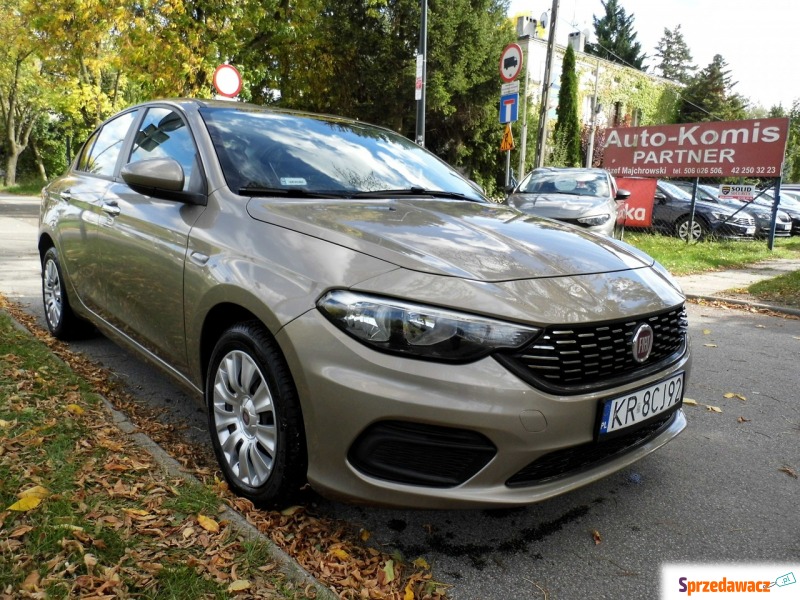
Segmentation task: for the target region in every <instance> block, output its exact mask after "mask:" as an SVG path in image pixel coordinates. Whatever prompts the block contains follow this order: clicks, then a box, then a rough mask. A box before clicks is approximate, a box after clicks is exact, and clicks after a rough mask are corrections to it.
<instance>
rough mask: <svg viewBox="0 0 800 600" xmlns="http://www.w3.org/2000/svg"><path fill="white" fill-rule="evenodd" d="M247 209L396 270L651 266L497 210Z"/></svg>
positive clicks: (276, 203) (367, 205) (403, 204)
mask: <svg viewBox="0 0 800 600" xmlns="http://www.w3.org/2000/svg"><path fill="white" fill-rule="evenodd" d="M247 208H248V212H249V213H250V215H251V216H252V217H253V218H254V219H257V220H260V221H264V222H266V223H272V224H274V225H278V226H281V227H285V228H288V229H292V230H295V231H298V232H300V233H304V234H306V235H310V236H314V237H316V238H320V239H323V240H326V241H328V242H331V243H334V244H338V245H340V246H345V247H348V248H351V249H352V250H355V251H358V252H361V253H364V254H367V255H370V256H373V257H375V258H379V259H381V260H384V261H387V262H390V263H392V264H394V265H397V266H398V267H402V268H406V269H410V270H414V271H420V272H425V273H433V274H437V275H448V276H452V277H461V278H465V279H473V280H477V281H511V280H519V279H531V278H540V277H564V276H573V275H584V274H594V273H608V272H614V271H623V270H627V269H636V268H642V267H646V266H649V265H652V264H653V260H652V259H650V257H648V256H646V255H644V254H642V253H640V252H638V251H637V250H635V249H633V248H631V247H629V246H627V245H625V244H620V243H617V242H614V241H613V240H610V239H607V238H602V237H600V236H594V235H592V234H589V233H585V232H582V231H580V230H579V229H577V228H573V227H570V226H567V225H562V224H559V223H557V222H554V221H544V220H541V219H538V218H536V217H529V216H526V215H523V214H521V213H520V212H518V211H515V210H512V209H510V208H508V207H504V206H498V205H493V204H483V203H477V202H462V201H446V200H442V201H440V200H422V199H420V200H415V199H402V200H380V201H374V200H370V201H357V200H293V201H287V200H284V199H279V200H276V199H274V198H253V199H251V200H250V202H249V204H248V207H247Z"/></svg>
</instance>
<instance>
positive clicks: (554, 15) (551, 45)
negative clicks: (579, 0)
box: [536, 0, 558, 167]
mask: <svg viewBox="0 0 800 600" xmlns="http://www.w3.org/2000/svg"><path fill="white" fill-rule="evenodd" d="M557 25H558V0H553V7H552V8H551V9H550V35H548V36H547V61H546V62H545V65H544V81H543V82H542V86H543V90H542V107H541V111H540V113H539V143H538V144H536V166H537V167H541V166H544V150H545V144H546V143H547V105H548V104H549V103H550V79H551V72H552V70H553V57H554V56H555V53H556V26H557Z"/></svg>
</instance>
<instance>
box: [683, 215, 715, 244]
mask: <svg viewBox="0 0 800 600" xmlns="http://www.w3.org/2000/svg"><path fill="white" fill-rule="evenodd" d="M675 234H676V235H677V236H678V237H679V238H680V239H681V240H683V241H686V240H687V239H689V240H690V241H692V242H699V241H702V240H703V239H705V238H706V236H707V235H708V226H707V225H706V224H705V223H704V222H703V221H702V219H700V218H699V217H695V218H694V222H693V223H692V230H691V238H690V237H689V235H690V231H689V217H681V218H680V219H678V221H677V222H676V223H675Z"/></svg>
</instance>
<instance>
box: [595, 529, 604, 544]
mask: <svg viewBox="0 0 800 600" xmlns="http://www.w3.org/2000/svg"><path fill="white" fill-rule="evenodd" d="M592 539H593V540H594V545H595V546H596V545H598V544H599V543H600V542H602V541H603V536H601V535H600V532H599V531H597V529H592Z"/></svg>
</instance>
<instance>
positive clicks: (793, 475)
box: [778, 467, 798, 479]
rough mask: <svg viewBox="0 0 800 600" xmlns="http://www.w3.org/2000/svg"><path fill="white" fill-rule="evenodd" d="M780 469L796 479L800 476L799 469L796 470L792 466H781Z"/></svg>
mask: <svg viewBox="0 0 800 600" xmlns="http://www.w3.org/2000/svg"><path fill="white" fill-rule="evenodd" d="M778 471H780V472H781V473H786V474H787V475H788V476H789V477H792V478H794V479H797V478H798V477H797V471H795V470H794V469H793V468H791V467H781V468H780V469H778Z"/></svg>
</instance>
